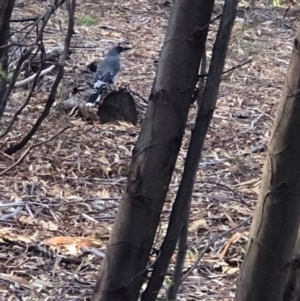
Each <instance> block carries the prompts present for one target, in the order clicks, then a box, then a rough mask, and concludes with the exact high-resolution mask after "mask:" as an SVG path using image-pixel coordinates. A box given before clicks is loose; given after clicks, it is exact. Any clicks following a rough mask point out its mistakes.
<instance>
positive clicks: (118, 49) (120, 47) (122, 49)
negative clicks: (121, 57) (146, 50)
mask: <svg viewBox="0 0 300 301" xmlns="http://www.w3.org/2000/svg"><path fill="white" fill-rule="evenodd" d="M115 47H116V49H117V51H118V52H119V53H122V52H123V51H126V50H129V49H131V48H130V47H126V46H122V45H117V46H115Z"/></svg>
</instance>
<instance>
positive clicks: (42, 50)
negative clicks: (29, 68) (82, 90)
mask: <svg viewBox="0 0 300 301" xmlns="http://www.w3.org/2000/svg"><path fill="white" fill-rule="evenodd" d="M40 49H41V61H42V63H41V67H40V68H39V71H38V72H37V73H36V74H35V78H34V79H33V85H32V87H31V90H30V92H29V94H28V96H27V98H26V100H25V102H24V103H23V105H22V106H21V107H20V108H19V109H18V110H17V111H16V112H15V114H14V116H13V118H12V120H11V122H10V123H9V125H8V127H7V128H6V130H5V132H4V133H3V134H2V135H0V139H2V138H3V137H4V136H6V135H7V133H8V132H9V131H10V129H11V127H12V126H13V124H14V122H15V121H16V119H17V117H18V116H19V115H20V114H21V113H22V111H23V109H24V108H25V107H26V106H27V104H28V103H29V101H30V99H31V96H32V94H33V92H34V89H35V87H36V85H37V81H38V78H39V76H40V74H41V73H42V70H43V67H44V63H45V47H44V45H43V42H41V45H40Z"/></svg>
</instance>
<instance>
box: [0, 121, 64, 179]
mask: <svg viewBox="0 0 300 301" xmlns="http://www.w3.org/2000/svg"><path fill="white" fill-rule="evenodd" d="M68 128H69V126H67V127H65V128H64V129H62V130H61V131H59V132H58V133H57V134H55V135H54V136H52V137H51V138H49V139H46V140H43V141H41V142H39V143H36V144H34V145H31V146H30V147H29V148H28V149H27V150H26V151H25V152H24V153H23V154H22V156H21V157H20V158H19V159H18V160H17V161H16V162H15V163H14V164H13V165H11V166H9V167H8V168H6V169H5V170H4V171H2V172H1V173H0V177H1V176H3V175H5V174H6V173H7V172H9V171H10V170H12V169H13V168H15V167H16V166H17V165H19V164H20V163H21V162H22V161H23V160H24V159H25V157H26V156H27V155H28V153H29V152H30V151H31V150H33V149H34V148H36V147H38V146H41V145H42V144H44V143H47V142H50V141H52V140H53V139H55V138H56V137H57V136H59V135H60V134H62V133H63V132H64V131H66V130H67V129H68Z"/></svg>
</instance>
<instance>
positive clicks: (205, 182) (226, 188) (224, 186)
mask: <svg viewBox="0 0 300 301" xmlns="http://www.w3.org/2000/svg"><path fill="white" fill-rule="evenodd" d="M199 183H204V184H210V185H215V186H218V187H220V188H222V189H224V190H227V191H230V192H232V193H233V195H235V196H236V197H237V198H238V199H239V201H240V203H242V204H243V205H245V206H246V207H248V208H250V207H251V206H250V205H248V204H247V203H246V202H245V201H244V200H243V199H242V198H241V197H240V196H239V194H238V193H237V192H236V191H234V190H233V189H231V188H230V187H228V186H226V185H224V184H221V183H217V182H211V181H200V182H199Z"/></svg>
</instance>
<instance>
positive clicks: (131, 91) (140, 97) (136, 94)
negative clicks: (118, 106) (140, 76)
mask: <svg viewBox="0 0 300 301" xmlns="http://www.w3.org/2000/svg"><path fill="white" fill-rule="evenodd" d="M127 89H128V91H129V92H130V93H132V94H133V95H135V96H137V97H138V98H139V99H141V100H142V101H143V102H144V103H145V104H148V101H147V100H146V99H145V98H144V97H142V96H141V95H140V94H139V93H137V92H134V91H133V90H131V89H130V87H129V86H128V87H127Z"/></svg>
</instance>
